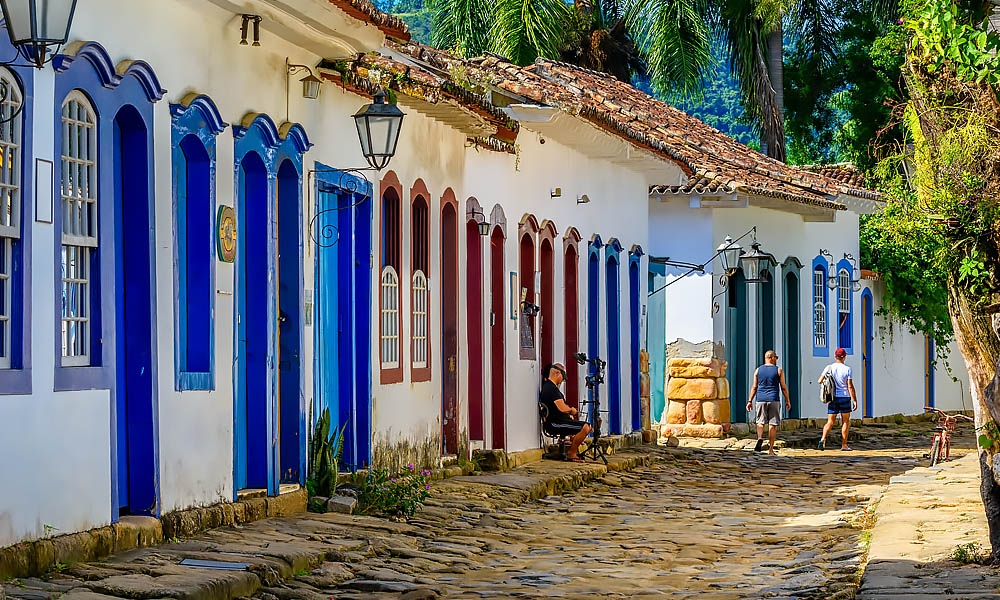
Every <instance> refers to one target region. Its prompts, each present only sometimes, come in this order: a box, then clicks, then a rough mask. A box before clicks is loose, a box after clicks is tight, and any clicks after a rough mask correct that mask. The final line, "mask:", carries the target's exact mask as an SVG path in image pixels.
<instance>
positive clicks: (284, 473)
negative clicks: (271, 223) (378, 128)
mask: <svg viewBox="0 0 1000 600" xmlns="http://www.w3.org/2000/svg"><path fill="white" fill-rule="evenodd" d="M301 189H302V186H301V184H300V177H299V172H298V170H297V169H296V168H295V165H294V164H293V163H292V161H291V160H284V161H282V163H281V166H280V167H278V181H277V190H278V200H277V210H278V226H277V230H278V243H277V246H278V257H277V262H278V460H279V464H280V477H281V483H298V484H300V485H301V484H305V469H306V456H305V447H306V431H305V410H304V406H303V404H302V399H303V397H304V391H305V390H303V389H302V385H303V381H304V380H303V373H302V333H303V330H302V240H301V238H300V232H301V231H302V222H301V215H300V212H299V207H300V206H301V205H302V203H301V198H300V195H301V194H300V190H301Z"/></svg>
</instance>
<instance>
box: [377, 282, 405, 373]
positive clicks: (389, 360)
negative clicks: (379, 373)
mask: <svg viewBox="0 0 1000 600" xmlns="http://www.w3.org/2000/svg"><path fill="white" fill-rule="evenodd" d="M379 293H380V294H381V295H382V302H381V308H380V313H381V314H380V318H381V323H382V329H381V331H380V333H379V346H380V349H381V352H380V356H381V361H382V368H383V369H397V368H399V364H400V363H399V355H400V348H399V339H400V335H399V276H398V275H397V274H396V269H395V268H393V267H392V265H387V266H385V267H383V268H382V274H381V276H380V278H379Z"/></svg>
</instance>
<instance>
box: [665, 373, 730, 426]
mask: <svg viewBox="0 0 1000 600" xmlns="http://www.w3.org/2000/svg"><path fill="white" fill-rule="evenodd" d="M665 394H666V397H667V407H666V410H665V415H664V417H663V419H662V424H661V425H660V435H662V436H667V435H674V436H678V437H680V436H687V437H722V435H723V433H725V432H727V431H729V427H730V412H729V381H728V380H727V379H726V362H725V361H723V360H720V359H718V358H672V359H670V361H669V362H668V363H667V389H666V392H665Z"/></svg>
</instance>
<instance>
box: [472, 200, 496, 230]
mask: <svg viewBox="0 0 1000 600" xmlns="http://www.w3.org/2000/svg"><path fill="white" fill-rule="evenodd" d="M472 219H473V220H474V221H475V222H476V226H477V227H479V235H489V234H490V227H492V225H490V222H489V221H487V220H486V215H484V214H483V211H481V210H479V209H478V208H476V207H473V208H472Z"/></svg>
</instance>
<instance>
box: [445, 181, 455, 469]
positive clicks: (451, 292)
mask: <svg viewBox="0 0 1000 600" xmlns="http://www.w3.org/2000/svg"><path fill="white" fill-rule="evenodd" d="M449 196H450V199H448V200H444V201H443V202H442V205H441V336H442V339H441V356H442V361H441V370H442V378H441V379H442V386H443V389H442V393H441V399H442V405H441V410H442V413H441V425H442V434H443V435H442V442H443V444H444V446H443V450H444V454H445V455H448V456H457V455H458V445H459V444H458V440H459V435H458V430H459V418H458V352H459V349H458V204H457V202H455V200H454V194H451V193H450V190H449V191H448V192H446V194H445V198H448V197H449Z"/></svg>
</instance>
